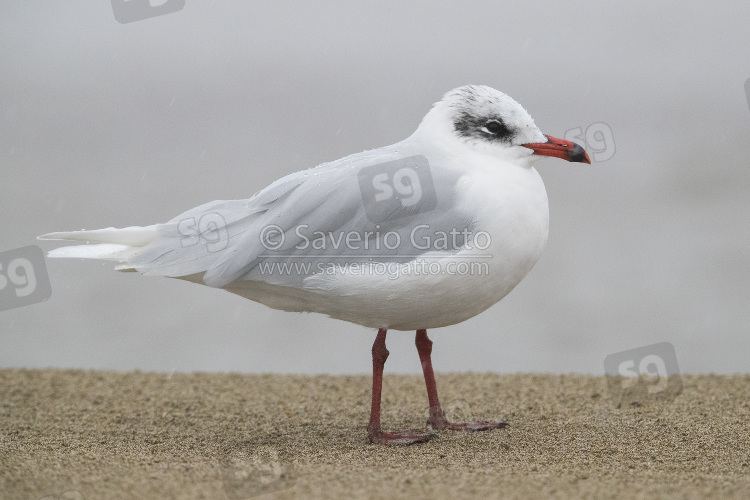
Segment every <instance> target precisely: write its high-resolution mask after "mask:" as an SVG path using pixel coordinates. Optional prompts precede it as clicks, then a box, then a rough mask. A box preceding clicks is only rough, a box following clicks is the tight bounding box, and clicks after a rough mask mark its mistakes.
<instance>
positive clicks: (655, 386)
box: [604, 342, 682, 404]
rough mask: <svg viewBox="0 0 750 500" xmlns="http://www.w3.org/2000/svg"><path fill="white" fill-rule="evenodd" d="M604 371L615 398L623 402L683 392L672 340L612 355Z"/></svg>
mask: <svg viewBox="0 0 750 500" xmlns="http://www.w3.org/2000/svg"><path fill="white" fill-rule="evenodd" d="M604 371H605V373H606V375H607V383H608V385H609V390H610V393H611V395H612V398H613V399H614V400H615V401H617V402H618V403H620V404H622V403H633V402H638V403H640V402H642V401H645V400H648V399H662V400H663V399H669V400H671V399H674V398H675V397H676V396H678V395H679V394H680V393H682V380H681V378H680V368H679V366H678V365H677V355H676V353H675V350H674V346H673V345H672V344H670V343H669V342H661V343H659V344H653V345H649V346H645V347H639V348H637V349H631V350H629V351H623V352H618V353H615V354H610V355H609V356H607V357H606V359H605V360H604Z"/></svg>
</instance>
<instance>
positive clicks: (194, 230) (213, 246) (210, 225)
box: [177, 212, 229, 253]
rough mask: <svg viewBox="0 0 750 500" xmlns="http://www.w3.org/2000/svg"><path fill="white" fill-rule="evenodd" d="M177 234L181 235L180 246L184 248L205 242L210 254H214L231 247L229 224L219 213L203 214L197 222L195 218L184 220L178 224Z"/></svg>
mask: <svg viewBox="0 0 750 500" xmlns="http://www.w3.org/2000/svg"><path fill="white" fill-rule="evenodd" d="M177 232H179V233H180V236H181V238H180V244H181V245H182V246H183V247H192V246H195V245H197V244H198V243H200V241H201V240H203V241H204V242H205V243H206V250H208V253H213V252H218V251H220V250H224V249H225V248H226V247H227V245H229V231H228V230H227V223H226V221H225V220H224V217H222V216H221V214H220V213H218V212H209V213H207V214H203V215H201V216H200V217H199V218H198V219H197V220H196V218H195V217H189V218H187V219H182V220H181V221H180V222H179V223H178V224H177Z"/></svg>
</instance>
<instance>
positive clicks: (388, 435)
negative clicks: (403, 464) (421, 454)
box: [367, 429, 436, 445]
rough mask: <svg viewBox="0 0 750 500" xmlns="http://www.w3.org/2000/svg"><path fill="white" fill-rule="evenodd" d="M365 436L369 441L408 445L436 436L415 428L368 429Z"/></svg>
mask: <svg viewBox="0 0 750 500" xmlns="http://www.w3.org/2000/svg"><path fill="white" fill-rule="evenodd" d="M367 437H368V438H369V439H370V442H371V443H374V444H387V445H409V444H415V443H424V442H426V441H429V440H430V439H432V438H434V437H436V435H435V434H430V433H426V432H420V431H418V430H417V429H404V430H400V431H393V432H383V431H382V430H380V429H368V431H367Z"/></svg>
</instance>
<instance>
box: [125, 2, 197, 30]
mask: <svg viewBox="0 0 750 500" xmlns="http://www.w3.org/2000/svg"><path fill="white" fill-rule="evenodd" d="M183 7H185V0H112V11H113V12H114V14H115V19H116V20H117V22H118V23H121V24H125V23H132V22H133V21H141V20H143V19H148V18H149V17H156V16H161V15H163V14H171V13H173V12H177V11H178V10H182V8H183Z"/></svg>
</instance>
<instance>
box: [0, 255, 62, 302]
mask: <svg viewBox="0 0 750 500" xmlns="http://www.w3.org/2000/svg"><path fill="white" fill-rule="evenodd" d="M51 295H52V287H51V286H50V282H49V276H48V275H47V266H46V265H45V263H44V253H43V252H42V249H41V248H39V247H38V246H35V245H32V246H28V247H22V248H16V249H15V250H8V251H7V252H2V253H0V311H6V310H8V309H13V308H15V307H22V306H27V305H29V304H36V303H37V302H43V301H45V300H47V299H48V298H50V296H51Z"/></svg>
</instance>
